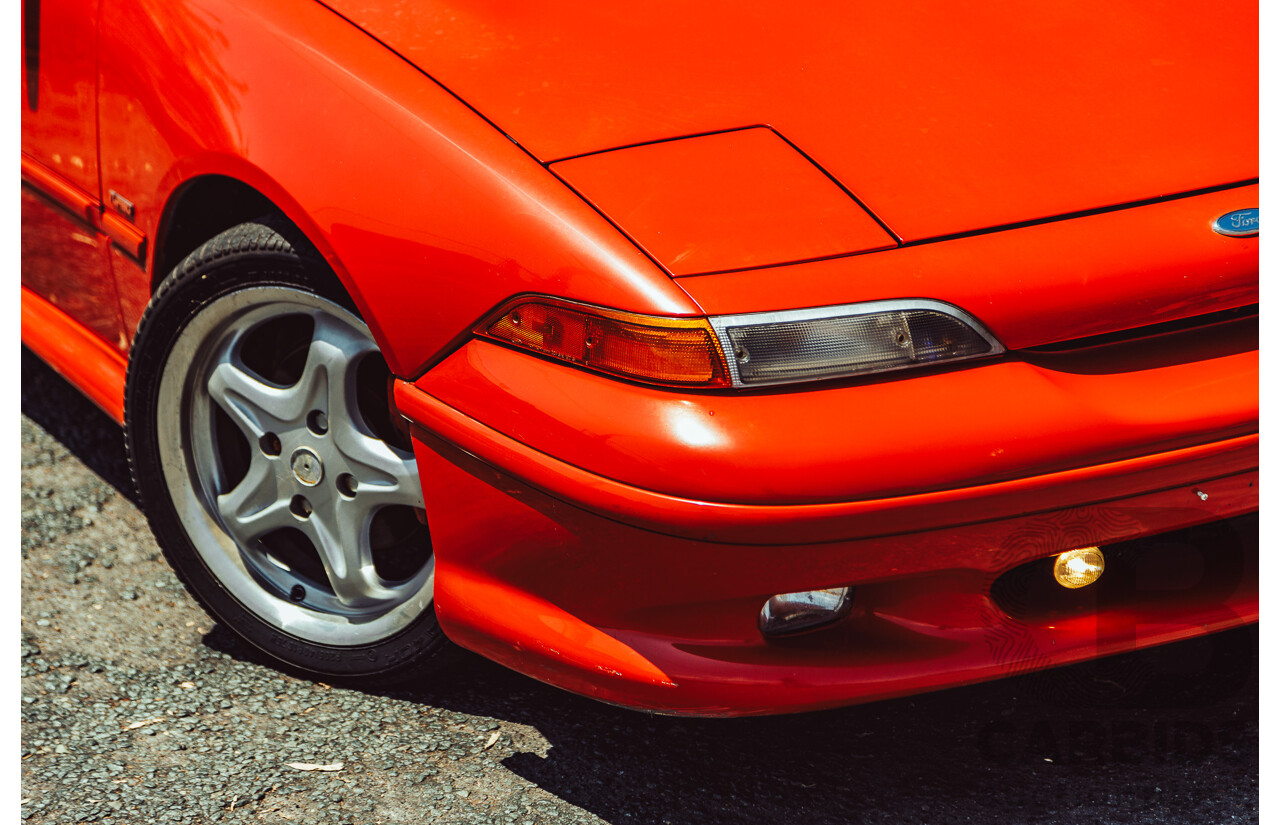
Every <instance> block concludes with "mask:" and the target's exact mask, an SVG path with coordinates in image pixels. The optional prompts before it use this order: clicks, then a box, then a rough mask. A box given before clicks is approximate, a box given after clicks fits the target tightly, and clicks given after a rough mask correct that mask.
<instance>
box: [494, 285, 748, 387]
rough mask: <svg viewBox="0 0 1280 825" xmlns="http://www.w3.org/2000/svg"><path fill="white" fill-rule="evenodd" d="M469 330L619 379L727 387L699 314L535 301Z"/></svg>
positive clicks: (721, 359) (716, 349) (715, 349)
mask: <svg viewBox="0 0 1280 825" xmlns="http://www.w3.org/2000/svg"><path fill="white" fill-rule="evenodd" d="M477 331H478V332H480V334H482V335H485V336H487V337H489V338H495V339H497V340H499V341H506V342H507V343H509V344H514V345H516V346H519V347H523V348H525V349H529V350H533V351H535V352H540V353H543V354H544V355H550V356H552V357H554V358H560V359H562V360H565V361H570V362H572V363H575V364H580V365H581V366H584V367H589V368H591V369H594V370H599V371H600V372H606V373H610V374H612V375H619V376H622V377H624V378H633V379H636V380H638V381H646V382H650V383H656V384H676V385H680V386H690V385H692V386H703V387H727V386H729V379H728V370H727V369H726V367H725V364H724V357H723V356H722V355H721V353H720V346H719V344H717V343H716V338H715V335H714V334H713V333H712V331H711V325H710V324H709V323H708V322H707V321H706V319H702V318H659V317H655V316H651V315H638V314H634V313H629V312H618V311H616V310H609V309H602V308H599V307H590V306H585V305H582V304H570V303H568V302H561V301H554V300H550V299H545V298H539V299H526V300H521V301H518V302H516V303H514V304H510V305H508V306H506V307H504V308H503V309H502V310H500V311H499V312H498V314H497V316H496V317H495V318H494V319H493V320H491V321H489V322H487V323H486V324H485V325H483V326H482V327H481V328H480V329H479V330H477Z"/></svg>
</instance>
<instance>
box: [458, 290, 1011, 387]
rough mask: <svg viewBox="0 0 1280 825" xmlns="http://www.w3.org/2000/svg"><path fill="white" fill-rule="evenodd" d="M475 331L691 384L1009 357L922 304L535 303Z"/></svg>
mask: <svg viewBox="0 0 1280 825" xmlns="http://www.w3.org/2000/svg"><path fill="white" fill-rule="evenodd" d="M475 331H476V334H478V335H481V336H483V337H486V338H492V339H495V340H498V341H504V342H506V343H508V344H511V345H513V346H517V347H520V348H523V349H528V350H531V351H534V352H538V353H542V354H543V355H547V356H550V357H552V358H557V359H560V360H563V361H569V362H571V363H574V364H578V365H579V366H583V367H587V368H588V369H593V370H597V371H599V372H604V373H608V374H611V375H617V376H621V377H624V378H630V379H634V380H638V381H644V382H646V383H652V384H662V385H667V386H673V385H674V386H687V387H730V386H733V387H759V386H768V385H770V384H788V383H794V382H800V381H819V380H822V379H827V378H840V377H843V376H851V375H863V374H867V373H877V372H887V371H890V370H899V369H904V368H907V367H913V366H925V365H928V364H937V363H944V362H953V361H962V360H965V359H969V358H980V357H983V356H988V355H998V354H999V353H1002V352H1004V347H1002V346H1001V345H1000V342H999V341H997V340H996V339H995V338H994V337H993V336H992V335H991V333H989V332H987V331H986V329H984V328H983V326H982V325H981V324H980V323H979V322H978V321H977V320H976V319H975V318H973V316H971V315H969V314H968V313H966V312H965V311H964V310H962V309H959V308H958V307H954V306H951V305H950V304H944V303H942V302H941V301H930V300H918V299H912V300H901V301H872V302H868V303H861V304H848V305H845V306H834V307H819V308H817V309H798V310H788V311H785V312H759V313H750V314H745V315H719V316H712V317H711V318H664V317H657V316H652V315H640V314H637V313H630V312H621V311H619V310H613V309H605V308H603V307H595V306H589V305H586V304H579V303H576V302H573V301H565V300H561V299H558V298H550V297H544V296H529V297H524V298H517V299H514V300H512V301H510V302H508V303H507V304H505V305H504V306H503V307H502V308H501V309H499V310H498V311H497V312H495V313H494V314H493V315H491V316H489V318H488V319H486V320H485V321H484V322H482V323H481V324H480V325H479V326H478V327H476V330H475Z"/></svg>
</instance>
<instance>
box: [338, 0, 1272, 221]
mask: <svg viewBox="0 0 1280 825" xmlns="http://www.w3.org/2000/svg"><path fill="white" fill-rule="evenodd" d="M329 5H331V6H332V7H333V8H334V9H335V10H336V11H338V12H339V13H341V14H342V15H344V16H345V17H347V18H348V19H350V20H351V21H353V22H354V23H355V24H357V25H359V26H361V27H362V28H364V29H365V30H366V31H368V32H369V33H370V34H372V35H373V36H375V37H377V38H378V39H380V40H382V41H383V42H384V43H385V44H386V45H387V46H389V47H390V48H391V49H393V50H395V51H396V52H398V53H399V54H401V55H402V56H404V57H405V58H406V59H408V60H410V61H411V62H413V63H414V64H416V65H417V66H418V67H420V68H421V69H422V70H423V71H424V72H426V73H427V74H429V75H430V76H432V77H433V78H435V79H436V80H437V81H439V82H440V83H442V84H443V85H444V86H446V87H447V88H449V89H450V90H451V91H452V92H454V93H455V94H457V95H458V96H459V97H461V98H462V99H463V100H464V101H466V102H467V103H468V104H470V105H471V106H473V107H474V108H475V109H476V110H477V111H479V112H480V113H481V114H482V115H483V116H485V117H486V118H488V119H489V120H490V121H491V122H493V123H494V124H495V125H496V126H497V127H498V128H500V129H501V130H503V131H504V132H506V133H507V134H508V135H509V136H510V137H511V138H512V139H514V140H515V141H517V142H519V143H520V144H521V145H523V146H524V147H525V148H527V149H528V150H529V151H530V152H532V153H533V154H534V155H535V156H537V157H538V158H539V159H541V160H543V161H546V162H552V161H556V160H562V159H565V158H570V157H574V156H578V155H583V154H588V153H595V152H600V151H602V150H606V149H612V148H617V147H622V146H628V145H633V144H639V143H646V142H651V141H659V140H666V139H670V138H675V137H683V136H690V135H694V134H701V133H708V132H717V131H722V130H731V129H741V128H743V127H747V126H753V125H766V126H769V127H771V128H772V129H773V130H774V131H775V132H776V133H777V134H778V135H780V136H781V137H782V138H784V139H785V140H786V141H788V142H790V143H791V144H793V145H794V146H795V147H796V148H797V149H798V150H799V151H800V152H802V153H804V154H805V155H807V156H808V157H809V158H811V159H812V160H813V161H814V163H815V164H817V166H819V167H820V168H821V170H823V171H825V172H826V173H828V174H829V175H831V176H832V177H833V178H834V179H835V181H837V182H838V183H839V184H840V185H841V186H843V187H844V188H846V189H847V190H848V191H849V192H851V193H852V194H853V195H854V196H856V198H857V199H858V200H859V201H861V202H862V204H864V205H865V206H866V208H867V209H868V210H869V211H870V212H871V213H872V214H874V215H875V216H876V217H877V218H879V219H880V220H881V221H882V222H883V223H884V225H885V226H886V227H887V228H888V230H889V231H891V232H892V233H893V234H895V235H897V236H898V238H900V239H902V240H905V241H913V240H921V239H927V238H936V237H942V236H947V235H952V234H958V233H964V232H970V231H974V230H981V229H987V228H991V227H997V226H1003V225H1006V224H1012V223H1019V222H1023V221H1034V220H1038V219H1041V218H1047V217H1054V216H1060V215H1064V214H1070V213H1074V212H1078V211H1085V210H1090V209H1095V208H1099V207H1104V206H1113V205H1117V204H1125V203H1129V202H1133V201H1139V200H1145V199H1150V198H1158V197H1161V196H1164V195H1168V194H1173V193H1179V192H1186V191H1190V190H1195V189H1199V188H1205V187H1211V186H1216V185H1219V184H1224V183H1232V182H1237V181H1242V180H1248V179H1251V178H1254V177H1256V175H1257V165H1258V161H1257V154H1258V147H1257V137H1256V136H1257V97H1258V81H1257V51H1256V43H1257V9H1256V7H1253V6H1249V5H1247V4H1246V5H1245V6H1233V7H1231V9H1230V13H1226V12H1224V11H1223V9H1224V8H1225V7H1222V6H1220V5H1214V4H1206V3H1190V2H1180V3H1154V2H1152V3H1129V4H1117V3H1114V2H1109V1H1108V2H1103V1H1101V0H1078V1H1077V2H1072V3H989V2H972V3H970V2H956V0H938V1H937V2H916V3H910V4H894V3H857V4H852V3H848V2H829V3H809V4H799V5H797V4H795V3H781V2H753V3H740V2H739V3H732V4H730V3H716V2H708V3H683V2H681V3H677V2H669V1H667V0H660V1H659V2H652V3H646V4H644V5H643V6H635V5H627V4H611V3H599V2H574V0H547V2H540V3H524V4H513V3H497V2H470V3H432V4H420V3H415V2H410V0H385V2H377V0H331V2H330V3H329ZM798 12H803V13H798Z"/></svg>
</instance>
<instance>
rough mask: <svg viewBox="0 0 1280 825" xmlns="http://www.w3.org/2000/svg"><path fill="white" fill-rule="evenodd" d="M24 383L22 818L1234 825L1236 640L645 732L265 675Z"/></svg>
mask: <svg viewBox="0 0 1280 825" xmlns="http://www.w3.org/2000/svg"><path fill="white" fill-rule="evenodd" d="M22 369H23V381H22V409H23V418H22V596H23V598H22V669H21V673H22V794H23V801H22V818H23V819H24V820H26V821H27V822H30V823H54V822H57V823H62V822H104V823H108V822H114V823H165V822H185V823H195V822H237V823H260V822H271V823H317V825H319V823H323V824H324V825H337V824H339V823H359V824H360V825H364V823H420V822H441V823H470V822H486V823H487V822H495V823H524V825H529V824H530V823H547V822H583V823H599V822H608V823H644V824H645V825H648V824H649V823H653V825H662V824H665V823H670V825H676V824H677V823H681V824H683V823H689V824H690V825H693V824H694V823H697V824H698V825H704V824H706V823H743V822H768V823H789V822H796V823H801V822H803V823H828V822H830V823H845V822H886V823H903V822H928V823H952V822H955V823H959V822H979V823H983V822H992V821H1001V822H1009V823H1015V822H1031V821H1034V822H1071V823H1097V822H1133V823H1155V822H1196V823H1200V822H1232V821H1238V822H1256V821H1257V818H1258V813H1257V811H1258V807H1257V801H1258V786H1257V774H1258V688H1257V640H1258V636H1257V632H1256V629H1253V628H1249V629H1244V630H1238V631H1233V632H1230V633H1224V634H1219V635H1217V636H1214V637H1209V638H1205V639H1198V640H1194V641H1192V642H1186V643H1182V644H1178V645H1173V646H1168V647H1165V648H1163V649H1160V650H1157V651H1150V652H1146V653H1141V654H1133V655H1129V656H1123V657H1116V658H1113V659H1110V660H1105V661H1103V662H1099V663H1095V664H1090V665H1082V666H1076V667H1071V668H1064V669H1059V670H1057V671H1053V672H1050V673H1046V674H1037V675H1031V676H1025V677H1020V678H1017V679H1008V680H1004V681H1001V682H996V683H990V684H986V685H978V686H973V687H967V688H961V689H956V690H950V691H945V692H941V693H935V694H931V695H927V696H920V697H915V698H911V699H902V700H897V701H892V702H881V703H878V704H873V705H866V706H862V707H855V708H848V709H844V710H839V711H830V712H824V713H814V714H804V715H800V716H791V717H778V718H772V719H747V720H720V721H713V720H688V719H671V718H663V717H653V716H647V715H643V714H639V713H634V712H629V711H624V710H619V709H615V708H610V707H606V706H603V705H600V704H596V703H594V702H591V701H588V700H585V699H580V698H578V697H575V696H571V695H569V694H567V693H563V692H561V691H558V690H555V689H553V688H549V687H546V686H543V685H541V684H539V683H536V682H533V681H531V680H528V679H525V678H524V677H521V676H518V675H516V674H513V673H510V672H508V671H505V670H503V669H501V668H499V667H497V666H495V665H491V664H489V663H487V662H484V661H481V660H479V659H472V660H468V661H466V662H464V663H463V664H462V665H461V666H460V667H458V668H457V669H456V670H454V671H451V672H450V673H449V674H447V675H446V676H444V677H443V678H442V679H440V681H439V682H438V683H436V684H434V685H432V686H430V688H424V690H423V691H422V692H420V693H412V694H404V693H401V694H388V695H380V694H376V693H362V692H358V691H351V690H342V689H337V688H330V687H328V686H326V685H323V684H317V683H313V682H309V681H305V680H299V679H296V678H293V677H290V676H286V675H282V674H281V673H279V672H277V671H276V670H273V669H272V668H271V667H270V666H269V665H268V664H266V663H264V662H262V661H261V660H259V659H258V658H257V657H256V656H255V655H254V654H253V652H252V651H250V650H248V649H246V648H245V647H244V646H243V645H240V644H237V642H236V640H235V639H234V638H233V637H231V635H230V634H229V633H228V632H226V630H225V629H223V628H221V627H219V626H218V625H216V624H215V623H213V622H212V621H211V620H210V619H209V617H208V616H206V615H205V614H204V613H203V612H202V611H201V610H200V609H199V608H198V607H197V606H196V605H195V604H194V602H193V601H192V600H191V599H190V598H189V597H188V596H187V595H186V593H185V592H184V591H183V590H182V588H181V586H180V585H179V583H178V582H177V580H176V579H175V577H174V576H173V575H172V574H171V573H170V572H169V570H168V568H167V567H166V565H165V563H164V560H163V558H162V557H161V556H160V554H159V551H158V550H157V548H156V546H155V544H154V542H153V540H152V538H151V535H150V532H149V531H148V529H147V526H146V522H145V519H144V518H143V517H142V515H141V513H139V511H138V510H137V508H136V506H135V504H134V502H133V501H132V500H131V497H132V495H133V494H132V491H131V489H130V486H129V482H128V475H127V470H126V467H125V463H124V454H123V450H122V448H121V444H120V432H119V429H118V428H117V427H115V426H114V425H113V424H112V423H111V422H110V421H109V420H108V419H107V418H106V417H105V416H104V415H102V414H101V413H100V412H98V411H97V410H96V409H95V408H94V407H92V406H91V405H90V404H89V403H88V402H87V401H85V400H84V399H82V398H81V397H80V396H79V395H78V394H77V393H75V391H74V390H72V389H70V388H69V387H68V386H67V385H66V384H65V383H64V382H63V381H62V380H61V379H60V378H58V377H57V376H56V375H55V374H53V373H52V372H51V371H50V370H49V369H48V368H47V367H45V366H44V365H43V364H41V363H40V362H39V361H38V360H37V359H35V358H34V357H32V356H31V355H30V354H29V353H27V352H26V351H25V350H24V351H23V359H22ZM291 762H292V763H309V764H313V765H314V764H320V765H336V764H339V763H340V764H341V768H340V769H338V770H331V771H307V770H299V769H297V768H294V767H291V766H290V765H289V764H288V763H291Z"/></svg>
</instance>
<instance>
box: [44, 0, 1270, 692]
mask: <svg viewBox="0 0 1280 825" xmlns="http://www.w3.org/2000/svg"><path fill="white" fill-rule="evenodd" d="M23 7H24V18H23V32H22V34H23V63H22V93H23V98H22V106H23V110H22V180H23V186H22V254H23V267H22V337H23V340H24V341H25V343H26V345H27V346H28V347H30V349H31V350H32V351H34V352H35V353H37V354H38V355H39V356H41V357H42V358H44V359H45V360H46V361H47V362H48V363H50V364H51V365H53V366H54V367H55V368H56V369H57V370H59V371H60V372H61V373H62V374H63V375H65V376H66V377H67V378H68V379H69V380H70V381H71V382H72V383H74V384H75V385H76V386H77V387H79V388H80V389H81V390H82V391H83V392H85V393H86V394H87V395H88V396H89V397H90V398H92V399H93V400H94V401H95V402H97V404H98V405H100V406H101V407H102V408H103V409H104V410H105V411H106V412H107V413H109V414H110V415H111V416H113V417H114V418H115V419H117V420H118V421H119V422H120V423H121V424H122V425H123V426H124V429H125V435H126V439H127V443H128V450H129V456H130V461H131V463H132V468H133V472H134V478H135V481H136V484H137V486H138V489H139V493H140V495H141V499H142V501H143V504H144V507H145V509H146V512H147V515H148V517H149V519H150V522H151V525H152V528H153V530H154V532H155V535H156V538H157V540H158V541H159V543H160V545H161V547H162V548H163V549H164V551H165V553H166V555H167V557H168V559H169V561H170V563H171V564H172V565H173V567H174V569H175V570H176V571H177V573H178V575H179V576H180V577H181V578H182V580H183V581H184V582H185V583H186V585H187V587H188V588H189V589H190V591H191V593H192V594H193V595H194V596H195V598H196V599H198V600H199V601H200V603H201V604H202V605H203V606H204V607H205V608H206V609H207V610H208V611H209V612H210V613H211V614H212V615H213V616H215V617H216V618H217V619H218V620H219V621H221V622H223V623H224V624H225V625H226V626H227V627H229V628H231V629H232V630H234V631H235V632H236V633H238V634H240V635H241V636H243V638H245V639H246V640H248V641H249V642H250V643H252V644H253V645H255V646H257V647H258V648H259V649H261V650H262V651H264V652H265V653H267V654H269V655H270V656H272V657H274V658H275V659H276V660H278V661H279V662H281V663H282V665H283V666H288V667H292V668H296V669H299V670H301V671H305V672H306V673H308V674H312V675H315V676H316V677H323V678H325V679H329V680H333V679H338V680H348V681H362V682H364V683H366V684H368V683H373V684H390V683H392V682H395V683H406V682H408V683H413V682H415V681H416V680H421V679H425V678H438V677H428V676H427V674H428V673H430V672H431V671H435V670H438V669H440V668H442V667H444V666H445V665H446V664H447V662H448V660H449V659H450V658H451V656H450V654H451V653H452V652H454V651H455V650H456V648H455V645H456V646H460V647H462V648H467V649H470V650H472V651H475V652H477V653H480V654H482V655H484V656H486V657H489V658H490V659H493V660H495V661H497V662H500V663H502V664H504V665H507V666H509V667H511V668H514V669H516V670H518V671H521V672H523V673H526V674H528V675H530V676H532V677H534V678H537V679H541V680H544V681H546V682H549V683H552V684H555V685H559V686H561V687H564V688H567V689H569V690H572V691H577V692H579V693H582V694H585V695H589V696H592V697H595V698H597V699H601V700H604V701H608V702H614V703H618V704H622V705H626V706H630V707H635V708H643V709H648V710H653V711H659V712H664V713H685V714H701V715H739V714H755V713H776V712H784V711H795V710H803V709H812V708H822V707H830V706H835V705H841V704H849V703H853V702H859V701H866V700H869V699H875V698H882V697H889V696H896V695H901V694H905V693H910V692H914V691H921V690H927V689H931V688H937V687H943V686H948V685H957V684H962V683H966V682H973V681H977V680H982V679H989V678H994V677H997V676H1001V675H1005V674H1010V673H1020V672H1025V671H1028V670H1031V669H1036V668H1041V667H1047V666H1051V665H1058V664H1063V663H1068V662H1075V661H1080V660H1083V659H1087V658H1092V657H1097V656H1103V655H1109V654H1113V653H1117V652H1121V651H1128V650H1133V649H1136V648H1139V647H1144V646H1148V645H1155V644H1160V643H1163V642H1168V641H1172V640H1176V639H1182V638H1186V637H1189V636H1193V635H1198V634H1204V633H1207V632H1212V631H1217V630H1221V629H1224V628H1229V627H1234V626H1237V625H1240V624H1243V623H1248V622H1253V621H1256V620H1257V617H1258V585H1257V580H1258V577H1257V533H1256V524H1257V521H1256V518H1257V517H1256V511H1257V507H1258V491H1257V479H1258V474H1257V466H1258V452H1257V449H1258V435H1257V420H1258V372H1257V369H1258V352H1257V350H1258V344H1257V305H1258V237H1257V235H1258V209H1257V206H1258V158H1257V154H1258V150H1257V129H1258V121H1257V99H1258V83H1257V59H1258V54H1257V40H1258V37H1257V21H1256V13H1257V9H1256V8H1253V7H1249V6H1247V5H1246V6H1245V7H1242V8H1233V9H1232V10H1231V13H1230V14H1223V13H1222V12H1221V9H1220V8H1219V7H1218V6H1215V5H1214V4H1206V3H1192V2H1176V3H1156V2H1124V1H1123V0H1122V2H1114V0H1107V1H1106V2H1103V0H1079V2H1072V3H1006V2H999V3H957V2H954V0H922V1H921V2H915V3H905V4H902V3H890V4H885V3H848V2H821V3H812V4H808V5H805V6H799V7H798V6H796V5H795V4H794V3H779V2H772V0H770V1H769V2H755V3H721V2H709V3H693V4H690V3H675V2H666V0H660V2H656V3H648V4H645V5H644V6H643V7H633V6H626V5H618V4H610V3H598V2H593V3H588V2H577V0H549V2H545V3H486V2H468V1H467V0H463V2H457V3H453V2H445V3H430V4H427V3H413V2H407V0H365V1H364V2H357V0H325V2H317V1H316V0H252V1H251V2H250V0H163V2H162V1H161V0H131V1H130V2H125V0H24V4H23ZM444 678H448V677H444Z"/></svg>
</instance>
